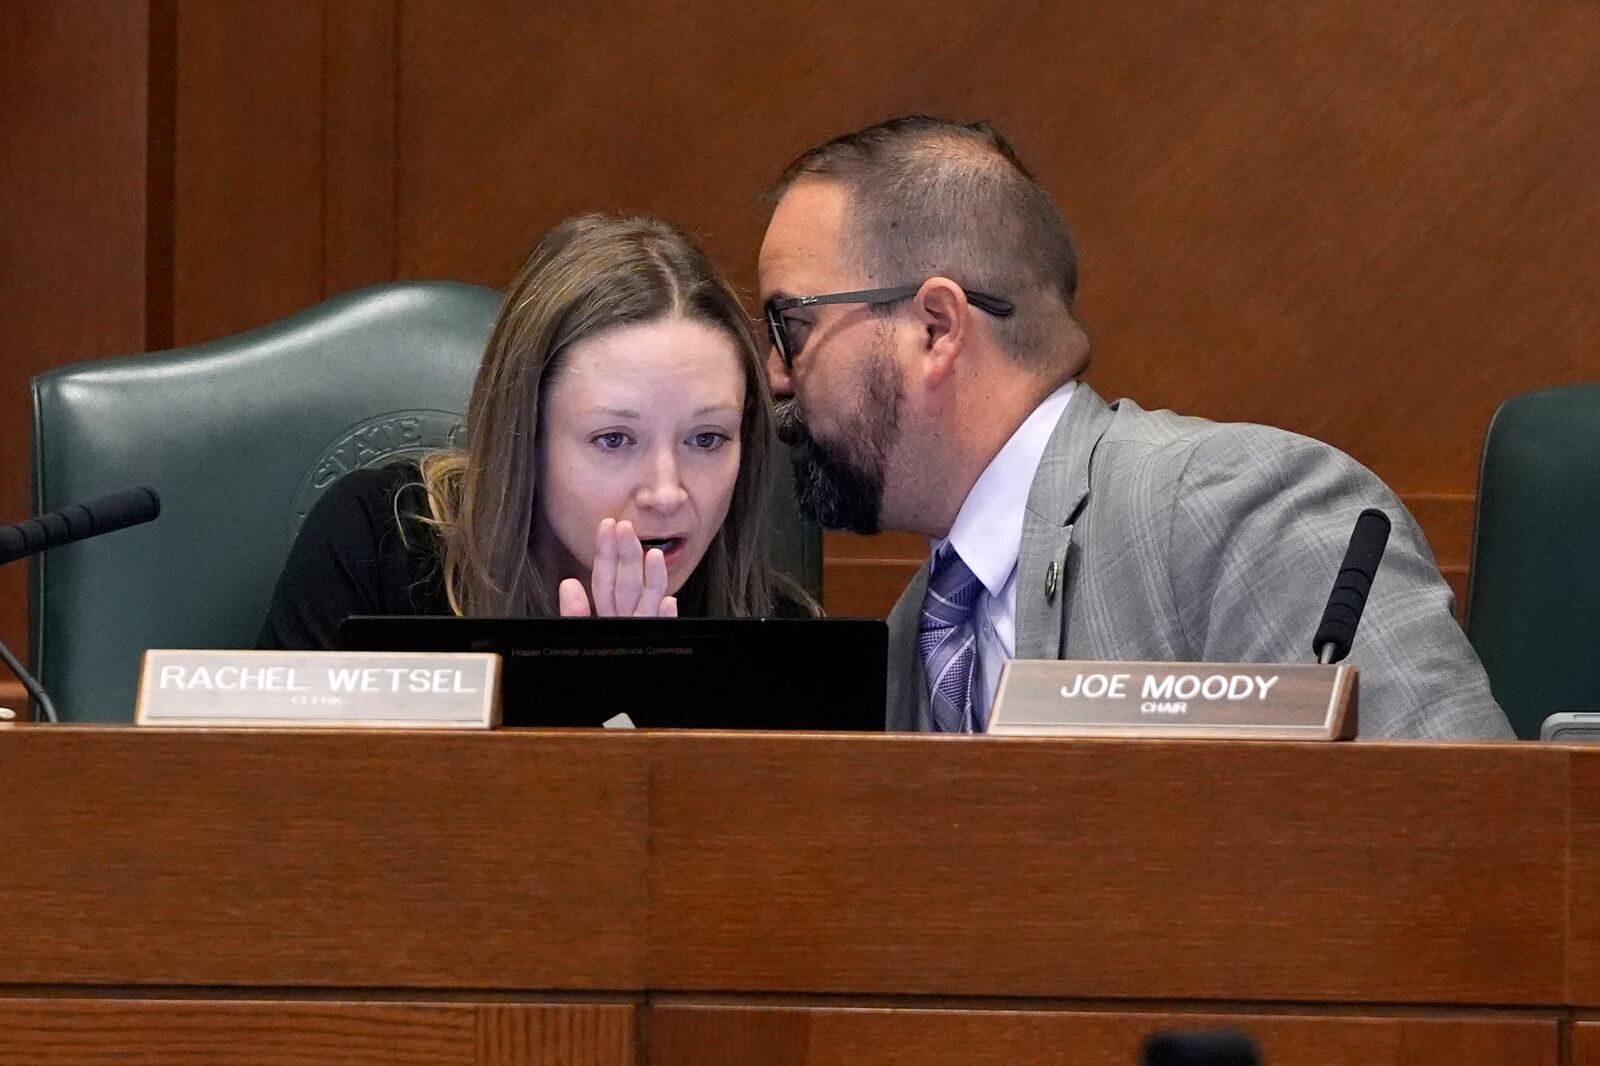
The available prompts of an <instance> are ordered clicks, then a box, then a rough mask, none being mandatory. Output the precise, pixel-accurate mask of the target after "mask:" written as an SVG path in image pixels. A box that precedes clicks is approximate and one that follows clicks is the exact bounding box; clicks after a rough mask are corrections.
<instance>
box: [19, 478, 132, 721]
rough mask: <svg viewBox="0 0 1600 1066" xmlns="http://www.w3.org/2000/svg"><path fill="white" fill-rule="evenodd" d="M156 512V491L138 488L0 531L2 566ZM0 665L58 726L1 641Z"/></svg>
mask: <svg viewBox="0 0 1600 1066" xmlns="http://www.w3.org/2000/svg"><path fill="white" fill-rule="evenodd" d="M160 513H161V497H160V496H157V495H156V490H155V489H152V488H145V487H140V488H136V489H124V490H123V491H121V492H113V493H112V494H111V495H109V496H101V497H98V498H97V499H93V500H90V501H89V502H88V503H78V504H73V505H72V506H71V507H66V508H63V509H61V510H59V511H54V512H52V513H50V514H44V515H40V516H39V517H38V518H30V519H28V520H26V521H23V522H15V523H13V524H11V525H9V526H0V565H4V564H5V563H9V562H14V561H16V560H17V559H23V558H26V557H27V556H30V555H38V554H39V553H40V552H42V551H49V550H50V549H51V548H59V547H61V546H62V545H63V544H71V543H73V542H75V541H80V540H87V539H88V538H90V537H98V536H100V535H101V534H102V533H115V532H116V531H117V530H119V529H127V528H128V527H129V526H138V525H143V524H144V523H146V522H149V521H151V520H152V519H154V518H155V517H156V515H158V514H160ZM0 660H3V661H4V662H5V664H6V665H7V666H8V667H10V668H11V672H12V673H13V674H15V675H17V680H18V681H21V682H22V687H23V688H25V689H27V690H28V695H29V697H31V698H32V699H33V702H35V703H37V704H38V705H39V714H40V715H41V716H42V717H43V718H44V720H45V721H47V722H56V721H59V720H60V719H59V718H58V717H57V716H56V708H55V704H53V703H51V702H50V697H49V695H48V694H46V692H45V690H44V686H42V685H40V684H39V680H38V679H37V678H36V677H34V676H33V675H32V674H30V673H29V672H28V668H27V667H25V666H23V665H22V663H21V662H19V661H18V660H17V657H16V656H15V655H13V654H12V653H11V649H10V648H8V647H6V645H5V642H4V641H0Z"/></svg>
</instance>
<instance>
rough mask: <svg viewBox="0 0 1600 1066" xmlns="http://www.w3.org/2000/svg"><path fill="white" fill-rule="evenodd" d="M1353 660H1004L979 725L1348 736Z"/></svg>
mask: <svg viewBox="0 0 1600 1066" xmlns="http://www.w3.org/2000/svg"><path fill="white" fill-rule="evenodd" d="M1357 680H1358V678H1357V672H1356V668H1355V667H1354V666H1350V665H1346V664H1341V665H1338V666H1316V665H1280V664H1275V663H1144V662H1068V661H1057V660H1049V659H1013V660H1011V661H1009V662H1007V663H1006V664H1005V667H1004V669H1003V670H1002V671H1001V674H1000V688H999V690H998V691H997V692H996V693H995V698H994V709H993V711H992V712H991V714H990V716H989V727H988V730H987V731H988V732H989V733H993V734H997V735H1001V736H1102V737H1189V738H1202V737H1214V738H1218V739H1233V740H1352V739H1354V738H1355V735H1356V727H1357V711H1356V689H1357Z"/></svg>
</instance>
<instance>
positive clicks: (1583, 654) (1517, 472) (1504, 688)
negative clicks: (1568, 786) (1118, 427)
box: [1467, 384, 1600, 738]
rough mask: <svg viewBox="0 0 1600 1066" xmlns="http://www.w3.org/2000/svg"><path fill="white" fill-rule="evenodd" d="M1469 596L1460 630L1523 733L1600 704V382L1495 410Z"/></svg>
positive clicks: (1535, 731)
mask: <svg viewBox="0 0 1600 1066" xmlns="http://www.w3.org/2000/svg"><path fill="white" fill-rule="evenodd" d="M1467 602H1468V607H1467V636H1468V637H1469V638H1470V639H1471V641H1472V645H1473V647H1474V648H1476V649H1477V652H1478V656H1479V657H1480V658H1481V659H1482V660H1483V665H1484V668H1485V669H1486V670H1488V672H1489V682H1490V685H1491V686H1492V688H1493V690H1494V695H1495V699H1497V700H1498V701H1499V702H1500V706H1501V707H1502V708H1504V709H1505V712H1506V715H1507V716H1508V717H1509V718H1510V719H1511V725H1512V728H1514V729H1515V730H1516V731H1517V735H1518V736H1519V737H1524V738H1536V737H1538V735H1539V726H1540V724H1541V723H1542V722H1543V721H1544V719H1545V718H1546V717H1547V716H1549V715H1551V714H1554V713H1556V712H1558V711H1600V636H1597V634H1600V626H1597V624H1596V617H1597V613H1600V384H1592V385H1569V386H1565V387H1562V388H1555V389H1544V390H1541V391H1538V392H1530V393H1527V394H1525V395H1522V396H1516V397H1513V398H1512V399H1510V400H1507V401H1506V402H1505V403H1504V404H1502V405H1501V407H1500V410H1499V411H1497V412H1495V416H1494V420H1493V421H1492V422H1491V423H1490V424H1489V434H1488V438H1487V440H1486V441H1485V444H1484V449H1483V467H1482V470H1481V473H1480V475H1479V480H1478V514H1477V522H1476V530H1475V536H1474V539H1473V548H1472V587H1471V591H1470V593H1469V596H1468V601H1467Z"/></svg>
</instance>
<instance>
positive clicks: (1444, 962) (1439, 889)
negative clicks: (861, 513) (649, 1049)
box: [649, 736, 1566, 1004]
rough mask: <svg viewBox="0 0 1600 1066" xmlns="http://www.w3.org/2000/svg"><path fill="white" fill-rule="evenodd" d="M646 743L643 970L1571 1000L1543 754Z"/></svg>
mask: <svg viewBox="0 0 1600 1066" xmlns="http://www.w3.org/2000/svg"><path fill="white" fill-rule="evenodd" d="M654 742H655V743H656V744H657V745H658V751H657V753H656V754H655V756H654V763H655V765H654V769H653V771H652V773H653V776H652V787H653V792H652V799H651V827H652V834H653V846H652V882H651V891H650V895H651V901H652V913H651V920H650V926H651V930H652V937H651V939H652V943H651V950H652V955H651V959H650V964H649V971H650V974H651V984H652V985H653V986H654V987H663V988H664V987H669V986H672V987H681V988H685V989H708V990H711V989H724V990H743V991H772V990H778V989H796V988H805V989H808V990H811V991H817V992H841V993H843V992H854V993H871V992H883V993H895V994H925V995H936V994H962V993H972V992H981V993H982V994H986V995H1001V996H1004V995H1026V996H1051V997H1076V996H1094V997H1118V996H1126V997H1141V998H1162V999H1183V998H1191V997H1193V998H1206V999H1270V1000H1303V1001H1316V1000H1330V1001H1338V1000H1344V1001H1380V1002H1411V1003H1498V1004H1549V1003H1558V1002H1560V1000H1561V996H1562V992H1563V975H1562V973H1561V967H1560V964H1559V960H1560V959H1561V958H1562V957H1563V944H1562V938H1563V934H1564V931H1565V921H1564V916H1563V895H1562V892H1563V887H1564V883H1565V851H1564V849H1565V829H1564V826H1563V824H1562V822H1563V818H1562V814H1561V811H1562V808H1563V806H1564V805H1565V802H1566V800H1565V776H1564V758H1565V756H1564V755H1563V753H1562V752H1560V751H1558V750H1552V749H1548V748H1546V749H1540V748H1537V747H1534V746H1531V745H1530V746H1525V747H1518V746H1514V745H1508V746H1456V747H1424V746H1420V745H1418V746H1411V745H1392V746H1376V745H1362V744H1347V745H1321V746H1318V745H1303V746H1296V745H1277V744H1245V743H1240V744H1206V743H1204V742H1193V743H1188V744H1185V743H1178V742H1170V743H1167V742H1153V741H1152V742H1142V743H1131V744H1119V743H1117V742H1114V741H1103V742H1094V741H1086V742H1081V743H1063V742H1054V741H1020V742H1015V743H1008V742H1006V741H1003V740H999V739H991V740H980V741H977V742H975V743H974V742H961V741H956V742H954V743H951V742H949V738H938V737H894V738H889V737H883V738H876V739H874V740H872V741H869V742H867V743H852V742H849V741H847V740H841V739H835V738H827V739H819V738H802V737H791V738H780V737H768V738H738V737H728V736H723V737H704V738H699V737H670V736H662V737H658V738H655V741H654ZM1541 813H1542V814H1543V815H1544V816H1543V817H1541Z"/></svg>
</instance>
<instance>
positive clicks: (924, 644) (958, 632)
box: [917, 545, 983, 733]
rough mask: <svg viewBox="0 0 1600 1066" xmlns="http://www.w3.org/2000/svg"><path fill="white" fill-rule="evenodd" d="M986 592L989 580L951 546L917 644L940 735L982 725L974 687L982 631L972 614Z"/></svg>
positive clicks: (939, 565)
mask: <svg viewBox="0 0 1600 1066" xmlns="http://www.w3.org/2000/svg"><path fill="white" fill-rule="evenodd" d="M982 591H983V583H982V582H980V581H979V580H978V578H977V575H975V574H974V573H973V572H972V571H971V570H970V569H968V568H967V564H966V563H964V562H962V561H961V556H960V555H958V554H956V550H955V549H954V548H952V547H950V546H948V545H946V546H945V549H944V550H943V551H941V552H940V553H939V554H938V555H937V556H935V557H934V560H933V571H932V573H930V574H929V575H928V594H927V596H926V597H925V598H924V599H923V601H922V625H921V627H920V630H919V632H918V634H917V647H918V650H919V651H920V652H921V653H922V669H923V672H924V673H925V674H926V675H927V678H928V710H929V711H930V712H931V714H932V717H933V729H934V732H936V733H971V732H973V731H974V730H975V728H976V725H975V722H976V716H975V714H974V710H973V708H974V701H973V691H972V689H973V679H974V676H975V674H976V672H977V671H976V669H975V667H976V666H977V661H978V631H977V628H976V627H975V626H974V625H973V620H972V615H973V610H974V608H976V607H977V605H978V594H979V593H980V592H982Z"/></svg>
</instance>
